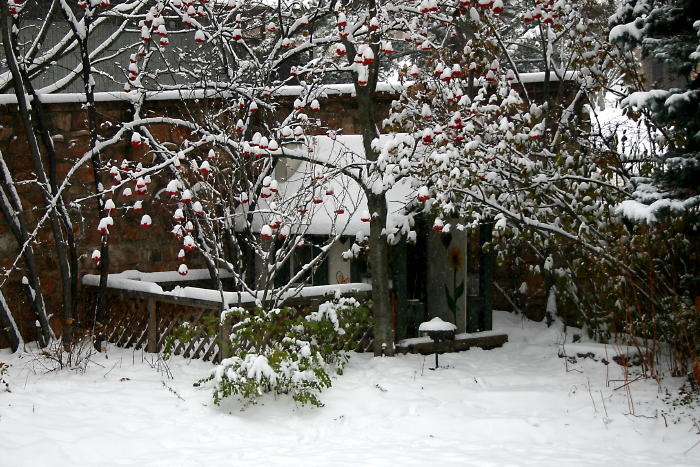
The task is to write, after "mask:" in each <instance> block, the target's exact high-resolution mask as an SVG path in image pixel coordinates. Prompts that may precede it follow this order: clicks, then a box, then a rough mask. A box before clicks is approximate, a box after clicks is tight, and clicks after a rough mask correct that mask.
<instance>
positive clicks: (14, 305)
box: [0, 95, 391, 348]
mask: <svg viewBox="0 0 700 467" xmlns="http://www.w3.org/2000/svg"><path fill="white" fill-rule="evenodd" d="M293 99H294V98H293V97H292V98H286V100H285V101H282V103H281V104H282V105H281V106H280V108H279V110H278V111H277V113H276V114H277V115H279V116H283V115H286V113H287V112H288V111H289V109H290V108H291V103H292V101H293ZM390 102H391V96H389V95H383V96H381V97H380V99H379V106H378V113H379V114H380V115H378V116H377V118H378V120H381V118H384V115H385V113H386V110H387V108H388V105H389V104H390ZM218 104H219V103H217V102H215V101H209V102H206V101H204V100H202V101H184V102H183V101H153V102H151V103H148V105H147V107H146V109H145V110H144V111H142V115H144V116H149V117H150V116H157V115H165V116H170V117H180V116H182V115H188V116H189V117H190V118H191V117H192V115H194V116H195V118H196V116H197V114H203V113H205V112H206V111H207V109H208V108H209V107H210V106H216V105H218ZM96 107H97V112H98V116H99V117H98V118H99V122H98V125H99V132H100V135H101V136H103V137H110V136H112V135H113V134H114V132H115V131H116V128H117V127H118V123H119V122H122V121H129V120H130V119H131V115H132V113H133V109H132V107H131V104H129V103H128V102H121V101H109V102H98V103H97V106H96ZM42 115H43V116H44V118H45V119H46V123H47V125H48V127H49V128H50V133H51V135H52V136H53V141H54V147H55V150H56V154H57V159H58V163H57V180H58V183H59V184H60V183H62V182H63V180H65V178H66V174H67V172H68V170H69V169H70V168H71V167H72V166H73V165H74V163H75V161H76V160H77V159H78V158H79V157H80V156H82V155H83V154H84V153H85V151H87V150H88V148H89V139H88V138H89V132H88V131H87V123H86V113H85V111H84V109H83V108H82V105H81V104H79V103H61V104H45V105H44V108H43V112H42ZM314 116H316V115H314ZM318 116H319V117H320V118H321V119H322V120H323V121H325V122H327V124H328V126H329V127H331V128H342V131H343V133H344V134H356V133H358V132H359V128H360V127H359V121H358V119H357V115H356V104H355V102H354V100H353V99H349V98H348V97H347V96H335V97H330V98H328V99H326V100H324V101H323V102H322V108H321V111H320V112H318ZM262 117H263V118H265V117H268V118H269V116H265V115H263V116H262ZM273 118H274V117H273ZM149 130H150V131H151V132H152V133H153V134H154V136H155V137H156V138H158V139H160V140H161V141H172V142H173V143H175V144H180V143H181V142H182V141H183V140H184V139H185V138H186V137H187V136H188V133H189V132H187V131H183V130H182V129H178V128H173V127H170V126H167V125H152V126H150V127H149ZM0 151H2V153H3V155H4V157H5V160H6V162H7V163H8V164H9V166H10V172H11V173H12V175H13V177H14V179H15V181H16V182H19V183H18V185H17V189H18V191H19V193H20V196H21V198H22V201H23V206H24V215H25V216H26V219H27V222H28V223H29V224H30V225H31V226H32V228H33V226H35V225H36V222H37V220H38V219H39V218H40V217H41V216H42V215H43V214H44V212H45V211H44V209H43V206H44V205H45V203H44V202H43V197H42V195H41V193H40V192H39V190H38V189H37V188H36V185H35V184H32V183H22V182H24V181H28V180H32V179H33V178H34V165H33V162H32V159H31V155H30V152H29V146H28V144H27V138H26V134H25V133H24V126H23V124H22V122H21V120H20V119H19V117H18V111H17V106H16V105H0ZM102 159H103V160H106V159H111V160H112V161H113V162H116V163H120V162H121V161H122V160H123V159H127V160H130V161H143V162H144V164H147V163H149V162H150V161H151V159H152V155H151V154H149V153H148V152H147V149H146V148H145V147H141V148H133V147H131V145H130V144H129V141H127V140H126V139H124V140H123V141H121V142H120V143H119V144H116V145H113V146H111V147H109V148H108V149H107V150H105V151H104V152H103V154H102ZM109 179H110V177H109V176H105V182H109V181H110V180H109ZM168 179H169V177H167V175H166V176H164V177H153V181H154V184H153V186H152V187H151V189H150V190H149V195H147V196H145V197H143V198H142V200H143V205H144V212H147V213H149V214H150V215H151V216H152V217H153V221H154V226H153V227H152V228H151V229H143V228H141V227H140V225H139V221H140V218H141V214H138V213H133V212H123V211H117V213H116V214H113V216H112V217H114V219H115V226H114V227H113V228H112V229H110V232H111V239H110V265H109V269H110V272H120V271H124V270H127V269H139V270H142V271H166V270H174V269H177V266H178V265H179V264H180V262H179V261H178V260H177V252H178V250H179V249H180V247H181V246H180V244H179V243H178V242H176V241H172V240H171V238H170V236H169V234H168V232H169V230H170V228H171V221H170V219H169V217H170V216H171V214H172V213H171V212H170V210H169V209H166V208H164V207H162V206H161V205H160V204H159V203H158V200H155V199H153V193H156V192H157V191H158V190H159V189H161V188H163V187H164V183H165V182H167V180H168ZM164 180H165V181H164ZM69 182H70V184H71V185H70V187H69V188H68V190H67V193H68V196H67V198H68V199H69V200H75V199H81V198H85V197H86V196H89V195H90V194H91V193H94V178H93V175H92V169H91V167H90V165H89V164H85V165H84V166H83V167H81V168H80V169H79V170H78V171H77V172H76V173H75V174H74V175H73V177H71V179H70V180H69ZM107 186H109V185H107ZM113 199H114V201H115V203H116V205H117V206H118V207H119V206H120V205H122V204H123V203H122V201H124V200H123V199H121V195H116V196H114V197H113ZM126 204H130V203H126ZM70 212H71V216H72V219H73V227H74V229H75V233H76V236H77V240H78V245H79V248H80V250H79V254H80V274H81V275H82V274H85V273H92V274H95V273H97V272H98V269H97V268H96V267H95V265H94V264H93V263H92V262H91V261H90V255H91V253H92V250H93V249H95V248H98V246H99V241H100V238H99V233H98V232H97V230H96V225H97V207H96V202H95V201H93V200H87V201H84V202H83V203H81V207H79V208H75V207H74V208H71V210H70ZM17 254H18V245H17V242H16V240H15V238H14V236H13V235H12V233H11V232H10V230H9V227H8V225H7V223H6V220H5V218H4V216H2V215H0V268H1V270H2V271H8V270H12V272H11V273H10V274H9V276H8V277H6V278H5V279H4V280H5V283H4V284H3V287H2V288H3V293H4V294H5V297H6V299H7V301H8V304H9V305H10V308H11V309H12V310H13V311H14V312H15V313H16V315H17V316H16V320H17V322H18V325H19V326H20V328H21V330H22V332H23V334H24V335H25V336H26V337H27V338H28V339H33V337H34V320H35V317H34V316H33V314H32V313H31V310H30V309H29V305H28V303H27V300H26V297H25V294H24V292H22V290H21V288H20V285H19V284H20V280H21V275H22V272H21V271H22V268H23V266H24V264H23V261H22V260H19V261H18V262H17V267H16V268H12V264H13V262H14V260H15V258H16V257H17ZM35 254H36V256H37V262H38V268H39V270H40V275H41V282H42V293H43V294H44V295H45V299H46V301H47V307H48V310H49V313H52V314H53V315H54V318H53V319H52V325H53V326H54V328H56V329H57V330H58V327H59V326H60V317H61V316H62V301H61V282H60V273H59V269H58V263H57V261H56V257H57V255H56V253H55V250H54V239H53V235H52V234H51V230H50V229H49V228H46V227H44V228H43V229H42V230H41V231H40V232H39V235H38V239H37V243H36V245H35ZM188 264H190V266H199V265H198V264H197V262H196V261H192V262H190V261H188ZM5 346H7V341H6V336H5V335H4V333H3V332H2V331H1V330H0V348H2V347H5Z"/></svg>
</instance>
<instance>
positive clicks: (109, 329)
mask: <svg viewBox="0 0 700 467" xmlns="http://www.w3.org/2000/svg"><path fill="white" fill-rule="evenodd" d="M224 277H225V276H224ZM207 279H208V272H207V271H206V270H190V273H189V274H188V277H187V278H185V279H183V278H181V277H180V276H179V275H177V273H174V274H171V273H168V272H165V273H142V272H139V271H126V272H124V273H121V274H110V276H109V279H108V281H107V287H108V291H107V313H106V315H105V322H104V323H97V326H96V327H97V329H98V332H100V333H101V334H102V335H103V336H104V338H105V339H106V340H107V341H108V342H111V343H114V344H116V345H118V346H120V347H134V348H137V349H141V348H144V349H145V350H146V351H147V352H153V353H155V352H160V351H162V350H163V349H164V348H165V345H166V343H167V340H168V337H169V336H171V335H172V334H173V331H174V330H175V329H176V328H177V327H178V326H180V325H182V324H183V323H189V324H191V325H195V326H197V334H196V335H195V336H194V337H193V338H192V339H191V340H188V341H187V342H177V343H176V344H175V346H174V348H173V349H172V353H173V354H175V355H183V356H184V357H187V358H201V359H203V360H220V359H222V358H225V357H226V356H228V355H229V353H230V349H226V348H225V346H222V345H220V343H221V342H224V341H225V339H224V337H225V336H227V335H228V334H229V331H230V329H231V325H232V324H233V323H232V322H230V321H226V322H224V323H223V325H222V324H220V322H219V317H220V316H221V310H222V308H228V307H232V306H236V307H242V308H253V307H255V306H257V303H258V302H259V300H258V298H259V297H258V296H256V295H255V294H250V293H237V292H224V297H223V300H224V302H225V303H223V304H222V297H221V294H220V293H219V292H218V291H216V290H211V289H204V288H199V287H190V286H187V285H184V284H187V283H189V282H192V281H195V282H197V281H202V280H207ZM156 280H157V281H158V282H155V281H156ZM177 283H180V284H183V285H184V286H183V285H175V287H174V288H173V289H172V290H170V291H167V290H164V288H163V286H164V285H165V284H170V285H172V284H177ZM98 285H99V276H97V275H91V274H88V275H85V276H83V286H84V293H85V300H84V303H85V307H86V308H85V312H86V313H85V316H92V314H91V313H90V310H93V309H94V307H95V305H96V302H97V296H98ZM371 289H372V287H371V286H370V285H369V284H364V283H350V284H334V285H331V286H311V287H304V288H303V289H301V291H299V293H298V294H296V295H294V296H292V295H291V294H290V296H289V298H287V300H285V302H284V305H285V306H294V307H297V308H300V309H304V310H312V309H315V308H318V305H319V304H320V303H321V301H322V300H323V299H324V297H325V298H327V297H328V296H329V295H334V294H335V293H341V294H343V295H352V296H355V297H357V298H366V297H368V296H369V292H370V291H371ZM207 329H209V330H212V329H214V331H215V332H214V333H213V335H212V334H209V333H207ZM354 340H355V341H356V342H357V345H356V346H355V350H357V351H361V352H365V351H367V350H369V349H371V347H372V337H371V329H362V330H360V331H359V332H358V333H357V335H356V336H354Z"/></svg>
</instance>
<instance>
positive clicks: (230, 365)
mask: <svg viewBox="0 0 700 467" xmlns="http://www.w3.org/2000/svg"><path fill="white" fill-rule="evenodd" d="M224 319H226V320H232V321H234V322H235V324H234V325H233V326H232V328H231V335H230V345H231V349H232V356H231V357H229V358H226V359H224V360H223V361H222V362H221V363H220V364H219V365H218V366H217V367H216V369H215V370H214V371H213V372H212V375H211V376H210V377H209V378H207V380H213V381H214V383H215V389H214V393H213V398H214V402H215V403H216V404H219V403H220V402H221V401H222V400H223V399H225V398H227V397H230V396H236V397H238V398H239V399H240V400H241V401H243V402H245V403H255V401H256V399H257V398H259V397H261V396H262V395H263V394H266V393H273V394H276V395H277V394H286V395H289V396H291V397H292V398H293V399H294V400H295V401H296V402H298V403H299V404H301V405H306V404H312V405H315V406H317V407H320V406H322V405H323V404H322V403H321V401H320V400H319V399H318V394H319V393H320V392H321V391H322V390H323V389H326V388H328V387H330V386H331V377H332V375H333V374H334V373H335V374H341V373H342V370H343V366H344V365H345V363H346V362H347V359H348V354H347V350H349V348H350V346H351V345H352V342H351V340H352V338H353V336H354V335H355V331H356V330H357V328H358V327H359V326H365V327H366V326H367V320H368V319H369V310H368V309H367V308H365V307H364V306H361V305H360V303H359V302H358V301H357V300H355V299H353V298H336V299H334V300H331V301H328V302H325V303H322V304H321V305H320V306H319V308H318V310H317V311H314V312H311V313H308V314H307V313H305V312H304V310H298V309H294V308H289V307H287V308H282V309H273V310H264V309H262V308H257V309H255V310H252V311H251V310H244V309H241V308H237V309H231V310H229V311H228V312H226V313H224ZM227 344H228V343H227Z"/></svg>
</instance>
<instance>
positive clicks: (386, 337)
mask: <svg viewBox="0 0 700 467" xmlns="http://www.w3.org/2000/svg"><path fill="white" fill-rule="evenodd" d="M367 207H368V208H369V212H370V214H371V215H372V221H371V222H370V224H369V241H370V245H371V246H370V253H369V257H370V264H371V265H372V307H373V309H374V355H375V356H381V355H389V356H391V355H394V327H393V325H392V319H391V318H392V317H391V300H390V297H389V244H388V243H387V241H386V236H385V235H382V230H384V227H385V225H386V215H387V206H386V197H385V195H384V194H379V195H375V194H371V193H368V194H367Z"/></svg>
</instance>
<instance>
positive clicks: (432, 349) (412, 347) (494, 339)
mask: <svg viewBox="0 0 700 467" xmlns="http://www.w3.org/2000/svg"><path fill="white" fill-rule="evenodd" d="M506 342H508V335H507V334H492V335H487V336H476V337H470V336H467V337H458V338H456V339H455V340H447V341H442V342H433V341H418V342H416V341H415V339H405V340H403V341H399V343H398V344H397V346H396V350H397V352H399V353H402V354H407V353H419V354H432V353H444V352H459V351H462V350H469V349H470V348H472V347H479V348H481V349H486V350H488V349H494V348H496V347H501V346H503V344H505V343H506Z"/></svg>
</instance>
